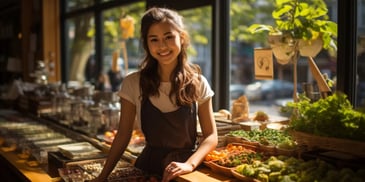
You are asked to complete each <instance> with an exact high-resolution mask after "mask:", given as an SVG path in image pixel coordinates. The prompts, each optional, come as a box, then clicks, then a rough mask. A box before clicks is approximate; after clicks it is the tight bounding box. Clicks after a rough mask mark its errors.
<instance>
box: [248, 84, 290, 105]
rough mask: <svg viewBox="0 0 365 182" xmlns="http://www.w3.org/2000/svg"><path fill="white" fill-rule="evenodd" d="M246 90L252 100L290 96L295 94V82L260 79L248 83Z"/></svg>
mask: <svg viewBox="0 0 365 182" xmlns="http://www.w3.org/2000/svg"><path fill="white" fill-rule="evenodd" d="M245 91H246V92H245V95H246V96H247V98H248V100H250V101H257V100H274V99H278V98H290V97H292V96H293V91H294V84H293V83H292V82H289V81H285V80H260V81H256V82H253V83H251V84H248V85H247V86H246V89H245Z"/></svg>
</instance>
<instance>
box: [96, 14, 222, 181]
mask: <svg viewBox="0 0 365 182" xmlns="http://www.w3.org/2000/svg"><path fill="white" fill-rule="evenodd" d="M141 39H142V43H143V47H144V49H145V53H146V55H145V57H144V60H143V62H142V64H141V69H140V70H139V71H138V72H134V73H131V74H129V75H128V76H126V77H125V79H124V80H123V83H122V86H121V90H120V91H119V92H118V94H119V96H120V98H121V105H122V107H121V116H120V124H119V128H118V132H117V134H116V136H115V138H114V142H113V144H112V145H111V148H110V151H109V155H108V159H107V161H106V163H105V166H104V168H103V170H102V172H101V174H100V175H99V176H98V178H97V179H96V181H105V180H106V179H107V177H108V175H109V174H110V172H111V171H112V170H113V168H114V167H115V165H116V163H117V162H118V160H119V159H120V157H121V155H122V154H123V153H124V151H125V149H126V147H127V145H128V143H129V140H130V138H131V133H132V130H133V126H134V122H135V121H137V122H138V124H139V125H140V127H141V129H142V131H143V133H144V135H145V138H146V146H145V148H144V149H143V151H142V153H141V154H140V155H139V156H138V159H137V160H136V162H135V166H136V167H138V168H140V169H142V170H143V171H145V172H147V173H149V174H151V175H157V176H160V177H161V179H162V181H170V180H172V179H174V178H175V177H177V176H179V175H181V174H186V173H189V172H192V171H193V170H194V169H195V168H196V167H197V166H198V165H199V164H200V163H201V162H202V161H203V159H204V157H205V156H206V155H207V154H208V153H209V152H210V151H212V150H213V149H215V147H216V146H217V143H218V139H217V130H216V125H215V121H214V118H213V109H212V96H213V94H214V93H213V91H212V90H211V88H210V86H209V84H208V82H207V80H206V79H205V78H204V77H203V76H202V75H201V73H200V69H199V67H198V66H196V65H193V64H190V63H189V62H188V60H187V47H188V45H189V37H188V34H187V32H186V31H185V30H184V25H183V21H182V17H181V16H180V15H179V14H178V13H176V12H175V11H173V10H170V9H166V8H151V9H149V10H147V12H146V13H145V14H144V15H143V17H142V25H141ZM197 121H199V124H198V123H197ZM197 125H200V127H201V131H202V135H203V137H202V140H200V141H199V143H198V144H197V141H196V139H197Z"/></svg>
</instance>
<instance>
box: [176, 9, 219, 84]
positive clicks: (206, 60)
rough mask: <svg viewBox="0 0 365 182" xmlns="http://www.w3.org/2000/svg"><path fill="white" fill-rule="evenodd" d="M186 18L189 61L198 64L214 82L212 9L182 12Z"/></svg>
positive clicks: (209, 79)
mask: <svg viewBox="0 0 365 182" xmlns="http://www.w3.org/2000/svg"><path fill="white" fill-rule="evenodd" d="M180 14H181V15H182V16H183V17H184V22H185V26H186V29H187V31H188V33H189V35H190V39H191V42H190V49H189V52H188V54H189V59H190V61H191V62H193V63H195V64H198V65H199V66H200V68H201V70H202V72H203V75H204V76H205V77H206V78H207V80H208V82H210V83H211V82H212V80H211V79H212V71H211V70H212V58H211V55H212V51H211V50H212V8H211V7H210V6H205V7H199V8H194V9H189V10H183V11H180Z"/></svg>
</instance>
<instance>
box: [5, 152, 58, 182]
mask: <svg viewBox="0 0 365 182" xmlns="http://www.w3.org/2000/svg"><path fill="white" fill-rule="evenodd" d="M0 155H1V157H2V158H3V159H4V160H6V161H4V163H3V162H2V164H1V165H7V166H6V168H7V170H12V171H11V173H13V174H16V175H17V176H16V178H17V179H19V180H22V181H44V182H47V181H58V180H59V178H51V177H50V176H49V175H48V174H47V172H46V171H45V170H44V169H43V168H42V167H40V166H38V167H30V166H29V165H28V164H27V163H26V162H27V160H24V159H20V158H19V157H18V156H17V155H16V153H15V152H4V151H2V150H0ZM5 163H7V164H5Z"/></svg>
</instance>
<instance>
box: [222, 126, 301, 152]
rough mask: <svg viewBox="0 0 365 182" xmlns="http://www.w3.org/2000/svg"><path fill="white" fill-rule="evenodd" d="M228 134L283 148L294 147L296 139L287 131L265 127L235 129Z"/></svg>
mask: <svg viewBox="0 0 365 182" xmlns="http://www.w3.org/2000/svg"><path fill="white" fill-rule="evenodd" d="M227 135H229V136H234V137H241V138H244V139H246V140H248V141H251V142H259V143H260V144H262V145H270V146H276V147H278V148H282V149H294V148H295V147H296V143H295V141H294V140H293V139H292V137H291V135H290V134H289V133H288V132H287V131H281V130H274V129H268V128H266V129H264V130H258V129H255V130H251V131H245V130H234V131H230V132H229V133H228V134H227Z"/></svg>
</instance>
